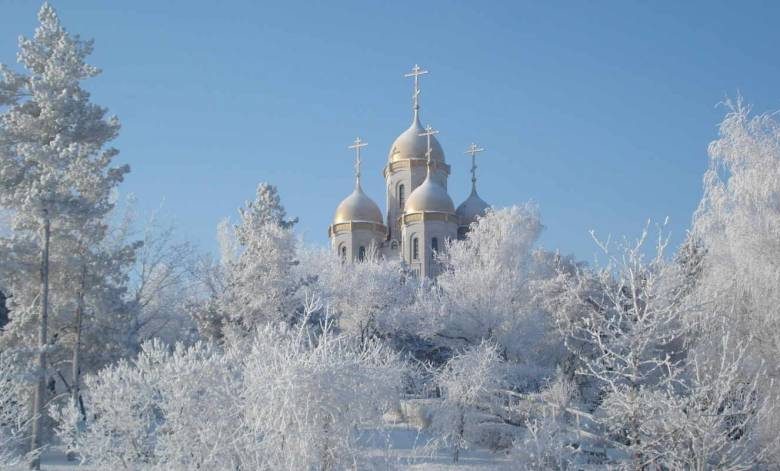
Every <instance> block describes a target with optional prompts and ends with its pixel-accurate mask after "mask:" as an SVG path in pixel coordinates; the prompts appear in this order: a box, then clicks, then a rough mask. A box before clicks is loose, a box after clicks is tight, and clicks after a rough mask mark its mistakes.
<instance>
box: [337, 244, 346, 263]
mask: <svg viewBox="0 0 780 471" xmlns="http://www.w3.org/2000/svg"><path fill="white" fill-rule="evenodd" d="M339 252H340V255H341V260H346V259H347V247H346V246H345V245H342V246H341V250H339Z"/></svg>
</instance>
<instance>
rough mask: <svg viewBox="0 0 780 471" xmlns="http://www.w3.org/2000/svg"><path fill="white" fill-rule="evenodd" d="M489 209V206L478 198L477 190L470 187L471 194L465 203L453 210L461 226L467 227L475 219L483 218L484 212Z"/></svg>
mask: <svg viewBox="0 0 780 471" xmlns="http://www.w3.org/2000/svg"><path fill="white" fill-rule="evenodd" d="M488 208H490V205H489V204H487V203H485V201H484V200H483V199H482V198H480V197H479V195H478V194H477V189H476V188H474V187H472V188H471V194H470V195H469V197H468V198H466V201H464V202H463V203H461V204H460V206H458V209H456V210H455V215H457V216H458V219H460V224H461V225H462V226H467V225H469V224H471V223H472V222H474V221H476V220H477V217H479V216H484V215H485V212H486V211H487V210H488Z"/></svg>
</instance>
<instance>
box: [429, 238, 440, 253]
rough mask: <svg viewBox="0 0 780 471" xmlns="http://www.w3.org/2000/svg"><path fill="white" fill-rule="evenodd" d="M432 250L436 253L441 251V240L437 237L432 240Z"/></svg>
mask: <svg viewBox="0 0 780 471" xmlns="http://www.w3.org/2000/svg"><path fill="white" fill-rule="evenodd" d="M431 250H433V251H434V252H438V251H439V239H437V238H436V237H434V238H433V239H431Z"/></svg>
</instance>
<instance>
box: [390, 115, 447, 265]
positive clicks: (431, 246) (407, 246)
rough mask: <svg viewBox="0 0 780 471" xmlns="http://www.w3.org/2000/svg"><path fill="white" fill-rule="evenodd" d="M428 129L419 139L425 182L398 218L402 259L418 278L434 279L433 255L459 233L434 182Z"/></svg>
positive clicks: (442, 191)
mask: <svg viewBox="0 0 780 471" xmlns="http://www.w3.org/2000/svg"><path fill="white" fill-rule="evenodd" d="M436 133H437V131H434V130H433V128H431V127H430V126H428V127H427V128H426V129H425V132H423V133H421V134H420V136H421V137H424V138H425V140H426V147H427V150H426V165H425V168H426V172H425V180H423V182H422V183H421V184H420V185H419V186H417V188H415V189H414V191H412V194H410V195H409V199H408V200H407V201H406V204H405V206H404V213H403V216H401V238H402V241H403V242H402V244H401V246H402V248H403V258H404V260H405V261H406V263H407V264H408V265H409V266H410V267H411V268H412V270H414V271H415V272H416V273H417V274H419V275H420V276H424V277H429V278H433V277H435V276H436V275H437V274H438V265H437V262H436V258H435V257H436V252H438V251H439V250H441V249H442V248H444V245H445V243H446V241H447V240H450V239H454V238H455V237H456V236H457V233H458V222H459V221H458V217H457V216H456V215H455V207H454V206H453V204H452V198H450V195H448V194H447V189H446V188H445V187H444V186H443V185H442V184H441V183H440V182H439V180H438V179H437V178H435V176H434V175H435V174H434V163H433V146H432V141H433V136H434V134H436Z"/></svg>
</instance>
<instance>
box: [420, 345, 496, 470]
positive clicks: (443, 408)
mask: <svg viewBox="0 0 780 471" xmlns="http://www.w3.org/2000/svg"><path fill="white" fill-rule="evenodd" d="M434 384H435V385H436V386H437V387H438V388H439V390H440V391H441V395H442V400H441V402H440V405H439V408H438V410H436V411H435V413H434V416H433V424H432V430H433V432H434V434H435V439H434V440H433V441H432V443H431V444H432V445H433V446H437V447H451V448H452V450H453V452H452V453H453V455H452V456H453V461H458V458H459V455H460V450H461V449H464V448H469V440H467V438H468V436H469V435H471V436H474V435H475V434H478V433H479V432H480V430H479V428H480V425H481V424H482V423H483V422H485V421H486V419H488V418H489V417H490V416H495V410H496V408H497V407H498V406H499V396H498V393H499V390H500V389H501V388H502V387H503V386H504V384H505V380H504V365H503V364H502V362H501V358H500V356H499V353H498V349H497V347H496V346H495V345H493V344H491V343H487V342H483V343H481V344H479V345H477V346H474V347H470V348H468V349H467V350H466V351H464V352H463V353H461V354H458V355H456V356H454V357H453V358H452V359H450V360H449V361H448V362H447V364H445V365H444V366H443V367H442V368H441V369H440V370H438V371H436V372H435V374H434ZM483 414H484V415H483ZM475 440H479V438H478V437H476V438H472V441H475Z"/></svg>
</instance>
